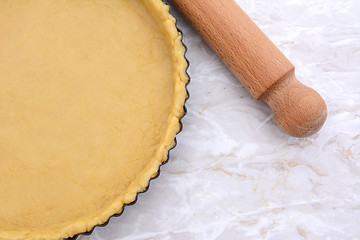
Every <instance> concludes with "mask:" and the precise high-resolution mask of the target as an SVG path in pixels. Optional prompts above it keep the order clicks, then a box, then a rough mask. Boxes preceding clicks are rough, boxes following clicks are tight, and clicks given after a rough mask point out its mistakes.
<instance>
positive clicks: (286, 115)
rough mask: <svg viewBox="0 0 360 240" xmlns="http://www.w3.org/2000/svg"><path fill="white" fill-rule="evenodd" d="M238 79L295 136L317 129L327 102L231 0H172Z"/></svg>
mask: <svg viewBox="0 0 360 240" xmlns="http://www.w3.org/2000/svg"><path fill="white" fill-rule="evenodd" d="M171 3H172V4H173V5H174V6H175V7H176V8H177V9H178V10H179V11H180V12H181V13H182V14H183V15H184V16H185V18H186V19H187V20H188V21H189V23H190V24H191V25H192V26H193V27H194V28H195V30H196V31H197V32H198V33H199V34H200V35H201V36H202V38H203V39H204V40H205V42H207V44H208V45H209V46H210V47H211V48H212V49H213V50H214V51H215V52H216V53H217V55H218V56H219V57H220V58H221V59H222V61H223V62H224V63H225V64H226V65H227V67H228V68H229V69H230V70H231V71H232V73H233V74H234V75H235V76H236V77H237V79H238V80H239V81H240V82H241V83H242V84H243V86H244V87H245V88H246V89H247V90H248V91H249V93H250V94H251V95H252V96H253V97H254V98H255V99H258V100H262V101H264V102H266V103H267V104H268V105H269V106H270V108H271V109H272V111H273V113H274V116H275V120H276V122H277V123H278V125H279V127H280V128H281V129H282V130H283V131H285V132H286V133H288V134H289V135H291V136H294V137H306V136H309V135H312V134H314V133H316V132H317V131H319V130H320V128H321V127H322V126H323V124H324V122H325V120H326V115H327V113H326V104H325V102H324V100H323V99H322V98H321V96H320V95H319V94H318V93H317V92H316V91H314V90H313V89H311V88H308V87H306V86H305V85H303V84H301V83H300V82H299V81H298V80H297V79H296V77H295V69H294V66H293V65H292V63H291V62H290V61H289V60H288V59H287V58H286V57H285V56H284V55H283V54H282V53H281V51H280V50H279V49H278V48H277V47H276V46H275V45H274V44H273V43H272V42H271V41H270V39H269V38H268V37H267V36H266V35H265V34H264V33H263V32H262V31H261V30H260V28H258V27H257V26H256V24H255V23H254V22H253V21H252V20H251V18H250V17H249V16H248V15H247V14H246V13H245V12H244V11H243V10H242V9H241V8H240V7H239V6H238V4H237V3H236V2H234V1H233V0H171Z"/></svg>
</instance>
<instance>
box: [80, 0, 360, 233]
mask: <svg viewBox="0 0 360 240" xmlns="http://www.w3.org/2000/svg"><path fill="white" fill-rule="evenodd" d="M237 2H238V3H239V4H240V5H241V6H242V7H243V9H244V10H245V11H246V12H247V13H248V14H249V15H250V16H251V17H252V18H253V19H254V20H255V21H256V23H257V24H258V25H259V26H260V27H261V28H262V29H263V30H264V31H265V32H266V34H267V35H268V36H269V37H270V38H271V39H272V40H273V41H274V42H275V44H276V45H277V46H278V47H279V48H280V49H281V50H282V51H283V52H284V54H285V55H286V56H287V57H288V58H289V59H290V60H291V61H292V62H293V63H294V65H295V66H296V69H297V76H298V78H299V79H300V80H301V81H302V82H303V83H305V84H307V85H309V86H311V87H313V88H314V89H316V90H317V91H318V92H319V93H320V94H321V95H322V96H323V98H324V99H325V101H326V102H327V106H328V120H327V122H326V124H325V126H324V128H323V129H322V130H321V132H320V133H318V134H316V135H315V136H312V137H310V138H305V139H295V138H292V137H289V136H287V135H286V134H284V133H283V132H281V131H280V130H279V129H278V128H277V126H276V125H275V122H274V118H273V116H272V114H271V111H270V110H269V109H268V107H267V106H266V105H265V104H263V103H261V102H257V101H255V100H253V99H252V98H251V96H250V95H249V94H248V93H247V92H246V91H245V89H244V88H243V87H242V86H241V85H240V84H239V83H238V82H237V80H236V79H235V78H234V77H233V76H232V75H231V74H230V72H229V71H228V70H227V69H226V67H225V66H224V65H223V64H222V63H221V62H220V61H219V60H218V58H217V57H216V56H215V55H214V53H213V52H212V51H210V50H209V49H208V47H207V46H206V45H205V44H204V43H203V42H202V41H201V39H200V38H199V37H198V36H197V35H196V34H195V33H194V32H193V31H192V30H191V28H190V27H189V26H188V25H187V24H186V23H185V22H184V20H183V19H182V18H181V17H180V16H178V15H177V14H176V16H177V18H178V22H179V26H180V28H181V29H182V30H183V32H184V36H185V42H186V44H187V46H188V48H189V51H188V53H187V57H188V58H189V60H190V63H191V67H190V69H189V74H190V76H191V78H192V82H191V84H190V85H189V91H190V94H191V98H190V100H189V101H188V103H187V108H188V115H187V116H186V117H185V118H184V120H183V124H184V130H183V132H182V133H181V134H180V135H179V136H178V146H177V147H176V148H175V149H174V150H173V151H171V157H170V161H169V162H168V163H167V164H166V165H165V166H163V167H162V172H161V175H160V177H159V178H158V179H156V180H155V181H152V182H151V187H150V190H149V191H148V192H147V193H145V194H142V195H140V196H139V199H138V202H137V203H136V204H135V205H134V206H131V207H127V208H126V209H125V212H124V214H123V215H122V216H121V217H119V218H112V220H111V221H110V223H109V224H108V225H107V226H106V227H104V228H96V230H95V231H94V233H93V234H92V235H90V236H81V237H79V239H81V240H117V239H126V240H143V239H156V240H158V239H174V240H180V239H186V240H191V239H206V240H213V239H221V240H222V239H225V240H227V239H229V240H232V239H271V240H282V239H291V240H297V239H329V240H332V239H334V240H340V239H344V240H345V239H346V240H355V239H360V1H359V0H306V1H305V0H286V1H285V0H271V1H269V0H238V1H237Z"/></svg>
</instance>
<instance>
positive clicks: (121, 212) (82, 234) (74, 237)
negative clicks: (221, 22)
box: [63, 0, 191, 240]
mask: <svg viewBox="0 0 360 240" xmlns="http://www.w3.org/2000/svg"><path fill="white" fill-rule="evenodd" d="M161 1H162V2H164V3H165V4H166V5H168V6H169V13H170V14H171V5H170V4H169V3H168V2H167V1H166V0H161ZM171 15H172V14H171ZM172 16H173V15H172ZM174 17H175V16H174ZM176 28H177V30H178V32H180V33H181V42H182V44H183V45H184V47H185V53H184V58H185V60H186V62H187V67H186V70H185V72H186V75H187V77H188V82H187V83H186V85H185V89H186V93H187V97H186V99H185V101H184V107H183V108H184V114H183V115H182V116H181V117H180V118H179V123H180V129H179V131H178V132H177V133H176V135H178V134H179V133H180V132H181V131H182V130H183V123H182V120H183V118H184V117H185V115H186V114H187V108H186V102H187V101H188V99H189V98H190V93H189V90H188V85H189V83H190V81H191V78H190V75H189V73H188V69H189V67H190V62H189V59H188V58H187V57H186V53H187V51H188V48H187V46H186V44H185V42H184V34H183V32H182V31H181V30H180V29H179V27H178V23H177V21H176ZM174 142H175V144H174V146H173V147H172V148H170V149H169V151H168V154H167V159H166V160H165V161H164V162H162V163H161V164H160V166H159V170H158V172H157V173H156V176H154V177H152V178H151V179H150V180H149V184H148V186H147V187H146V188H145V190H143V191H141V192H138V193H137V194H136V197H135V200H134V201H133V202H131V203H128V204H124V205H123V207H122V209H121V211H120V213H116V214H114V215H112V216H111V217H109V219H108V220H107V221H106V222H105V223H103V224H99V225H95V226H94V227H93V228H92V229H91V230H90V231H88V232H82V233H78V234H76V235H75V236H73V237H71V238H66V239H63V240H76V239H77V238H78V237H80V236H88V235H91V234H92V233H93V232H94V230H95V228H97V227H105V226H106V225H108V223H109V222H110V220H111V218H113V217H120V216H121V215H122V214H123V213H124V211H125V207H127V206H132V205H134V204H135V203H136V202H137V200H138V197H139V195H140V194H142V193H145V192H147V191H148V190H149V188H150V184H151V181H153V180H155V179H156V178H158V177H159V176H160V172H161V167H162V166H163V165H165V164H166V163H167V162H168V161H169V159H170V151H171V150H172V149H174V148H175V147H176V146H177V139H176V136H175V138H174Z"/></svg>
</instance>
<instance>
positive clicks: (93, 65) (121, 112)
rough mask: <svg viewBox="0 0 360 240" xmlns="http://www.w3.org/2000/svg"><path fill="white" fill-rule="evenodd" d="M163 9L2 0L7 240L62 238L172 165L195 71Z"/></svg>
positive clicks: (0, 229) (103, 216)
mask: <svg viewBox="0 0 360 240" xmlns="http://www.w3.org/2000/svg"><path fill="white" fill-rule="evenodd" d="M180 38H181V36H180V34H179V33H178V31H177V30H176V27H175V19H174V18H173V17H172V16H171V15H170V14H169V11H168V7H167V6H166V5H165V4H164V3H162V2H161V1H160V0H61V1H60V0H0V83H1V88H0V239H60V238H66V237H70V236H73V235H75V234H77V233H80V232H85V231H88V230H91V228H93V226H95V225H97V224H101V223H104V222H105V221H107V219H108V218H109V217H110V216H111V215H113V214H115V213H118V212H120V211H121V209H122V207H123V205H124V204H125V203H130V202H132V201H134V199H135V196H136V193H137V192H139V191H141V190H143V189H145V188H146V186H147V185H148V182H149V179H150V178H151V177H152V176H154V175H156V173H157V171H158V167H159V165H160V164H161V163H162V162H163V161H164V160H166V159H167V153H168V150H169V149H170V148H171V147H172V146H173V145H174V137H175V134H176V133H177V132H178V130H179V127H180V124H179V118H180V117H181V116H182V115H183V104H184V100H185V98H186V90H185V84H186V82H187V80H188V79H187V75H186V73H185V69H186V66H187V63H186V61H185V59H184V47H183V45H182V44H181V39H180Z"/></svg>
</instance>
